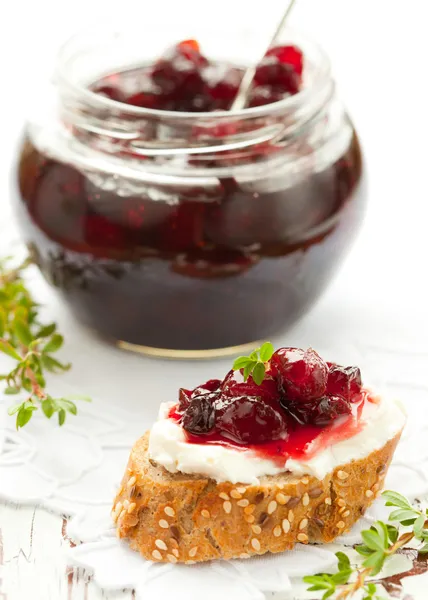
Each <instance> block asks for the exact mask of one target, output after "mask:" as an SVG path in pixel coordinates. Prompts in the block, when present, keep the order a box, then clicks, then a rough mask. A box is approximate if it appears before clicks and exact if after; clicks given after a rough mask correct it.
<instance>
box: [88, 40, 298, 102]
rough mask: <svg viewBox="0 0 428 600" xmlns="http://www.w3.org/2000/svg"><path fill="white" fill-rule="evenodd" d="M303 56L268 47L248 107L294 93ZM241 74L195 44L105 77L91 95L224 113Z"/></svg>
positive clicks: (287, 49)
mask: <svg viewBox="0 0 428 600" xmlns="http://www.w3.org/2000/svg"><path fill="white" fill-rule="evenodd" d="M302 71H303V56H302V52H301V51H300V50H299V48H296V47H295V46H277V47H275V48H271V49H270V50H269V51H268V53H267V54H266V56H265V57H264V59H263V60H262V61H261V63H260V64H259V66H258V67H257V70H256V74H255V77H254V85H253V86H252V89H251V93H250V97H249V102H248V105H249V106H250V107H252V106H260V105H262V104H270V103H272V102H276V101H278V100H281V99H283V98H286V97H287V96H290V95H293V94H297V92H298V91H299V89H300V86H301V76H302ZM242 76H243V70H242V69H240V68H237V67H233V66H231V65H228V64H219V63H212V62H210V61H209V60H208V59H207V58H206V57H205V56H204V55H203V54H202V53H201V49H200V47H199V44H198V42H197V41H196V40H185V41H183V42H181V43H179V44H177V45H176V46H173V47H172V48H170V49H169V50H167V52H165V54H164V55H163V56H161V57H160V58H159V59H158V60H157V61H156V62H155V64H154V65H153V66H151V67H147V68H146V69H139V70H138V76H137V77H135V73H133V72H128V73H124V74H122V76H119V77H118V76H117V75H113V76H107V77H105V78H104V79H103V80H101V81H99V82H97V83H96V84H94V85H93V86H92V90H93V91H94V92H96V93H97V94H101V95H103V96H106V97H108V98H111V99H112V100H116V101H117V102H123V103H125V104H131V105H132V106H139V107H141V108H143V107H144V108H156V109H158V110H172V111H184V112H201V111H204V112H210V111H215V110H229V109H230V107H231V106H232V102H233V100H234V99H235V97H236V95H237V93H238V89H239V85H240V83H241V80H242Z"/></svg>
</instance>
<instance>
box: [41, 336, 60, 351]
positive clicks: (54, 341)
mask: <svg viewBox="0 0 428 600" xmlns="http://www.w3.org/2000/svg"><path fill="white" fill-rule="evenodd" d="M63 343H64V338H63V337H62V335H60V334H59V333H55V334H54V335H53V336H52V337H51V339H50V340H49V342H48V343H47V344H46V345H45V346H44V348H43V350H42V352H43V353H44V354H50V353H51V352H56V351H57V350H59V349H60V348H61V346H62V345H63Z"/></svg>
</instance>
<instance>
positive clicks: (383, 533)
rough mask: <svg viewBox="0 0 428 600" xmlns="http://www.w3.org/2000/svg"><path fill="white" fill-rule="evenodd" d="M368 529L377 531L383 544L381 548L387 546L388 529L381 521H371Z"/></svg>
mask: <svg viewBox="0 0 428 600" xmlns="http://www.w3.org/2000/svg"><path fill="white" fill-rule="evenodd" d="M370 529H371V530H374V531H376V532H377V533H378V535H379V539H380V540H381V542H382V544H383V548H384V549H385V550H386V549H387V548H388V546H389V538H388V529H387V527H386V525H385V523H382V521H376V523H373V525H372V526H371V528H370Z"/></svg>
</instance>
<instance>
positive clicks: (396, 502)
mask: <svg viewBox="0 0 428 600" xmlns="http://www.w3.org/2000/svg"><path fill="white" fill-rule="evenodd" d="M382 496H383V497H384V498H386V499H387V502H385V506H397V507H398V508H404V509H410V510H412V506H411V504H410V503H409V501H408V500H407V498H405V497H404V496H402V495H401V494H399V493H398V492H392V491H391V490H385V491H384V492H382Z"/></svg>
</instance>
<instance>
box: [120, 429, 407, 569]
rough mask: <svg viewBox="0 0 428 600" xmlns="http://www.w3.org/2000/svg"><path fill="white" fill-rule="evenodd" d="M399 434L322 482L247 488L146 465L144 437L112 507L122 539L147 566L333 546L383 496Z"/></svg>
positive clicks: (264, 481)
mask: <svg viewBox="0 0 428 600" xmlns="http://www.w3.org/2000/svg"><path fill="white" fill-rule="evenodd" d="M400 435H401V432H400V433H398V434H397V435H396V436H395V437H394V438H392V439H391V440H389V441H388V442H387V443H386V444H385V445H384V446H383V447H382V448H381V449H379V450H376V451H374V452H372V453H371V454H370V455H368V456H367V457H365V458H363V459H361V460H352V461H351V462H349V463H348V464H344V465H341V466H339V467H337V468H336V469H334V471H332V472H331V473H329V474H327V475H326V477H324V479H322V480H320V479H317V478H316V477H313V476H310V475H305V476H303V477H296V476H293V475H292V474H290V473H287V472H285V473H283V474H280V475H274V476H266V477H262V478H261V479H260V484H259V485H252V484H249V485H248V484H232V483H229V482H225V483H217V482H215V481H214V480H212V479H208V478H205V477H201V476H192V475H186V474H181V473H179V474H172V473H169V472H168V471H167V470H165V469H164V468H163V467H161V466H159V465H156V464H154V463H152V462H151V461H150V460H149V457H148V440H149V433H146V434H145V435H144V436H143V437H141V438H140V439H139V440H138V441H137V442H136V444H135V445H134V447H133V449H132V452H131V455H130V458H129V462H128V466H127V469H126V471H125V475H124V477H123V480H122V484H121V486H120V488H119V491H118V494H117V496H116V499H115V502H114V506H113V511H112V516H113V519H114V521H115V522H116V523H117V534H118V537H120V538H127V539H128V540H129V544H130V546H131V548H133V549H134V550H136V551H138V552H140V553H141V554H142V555H143V556H144V557H145V558H146V559H148V560H151V561H156V562H171V563H176V562H184V563H188V564H189V563H193V562H200V561H207V560H212V559H218V558H222V559H230V558H248V557H250V556H252V555H256V554H264V553H266V552H283V551H284V550H289V549H291V548H293V546H294V545H295V544H296V543H299V542H300V543H303V544H307V543H311V542H331V541H333V540H334V539H335V538H336V537H337V536H338V535H340V534H342V533H344V532H345V531H347V530H349V529H350V528H351V527H352V525H354V523H355V522H356V521H357V520H358V519H359V518H360V517H361V516H362V515H363V514H364V512H365V511H366V509H367V507H368V506H370V504H371V503H372V502H373V500H374V499H375V498H376V496H378V495H379V493H380V490H381V488H382V485H383V481H384V478H385V475H386V473H387V470H388V467H389V464H390V462H391V459H392V456H393V453H394V450H395V448H396V446H397V443H398V441H399V439H400Z"/></svg>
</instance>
